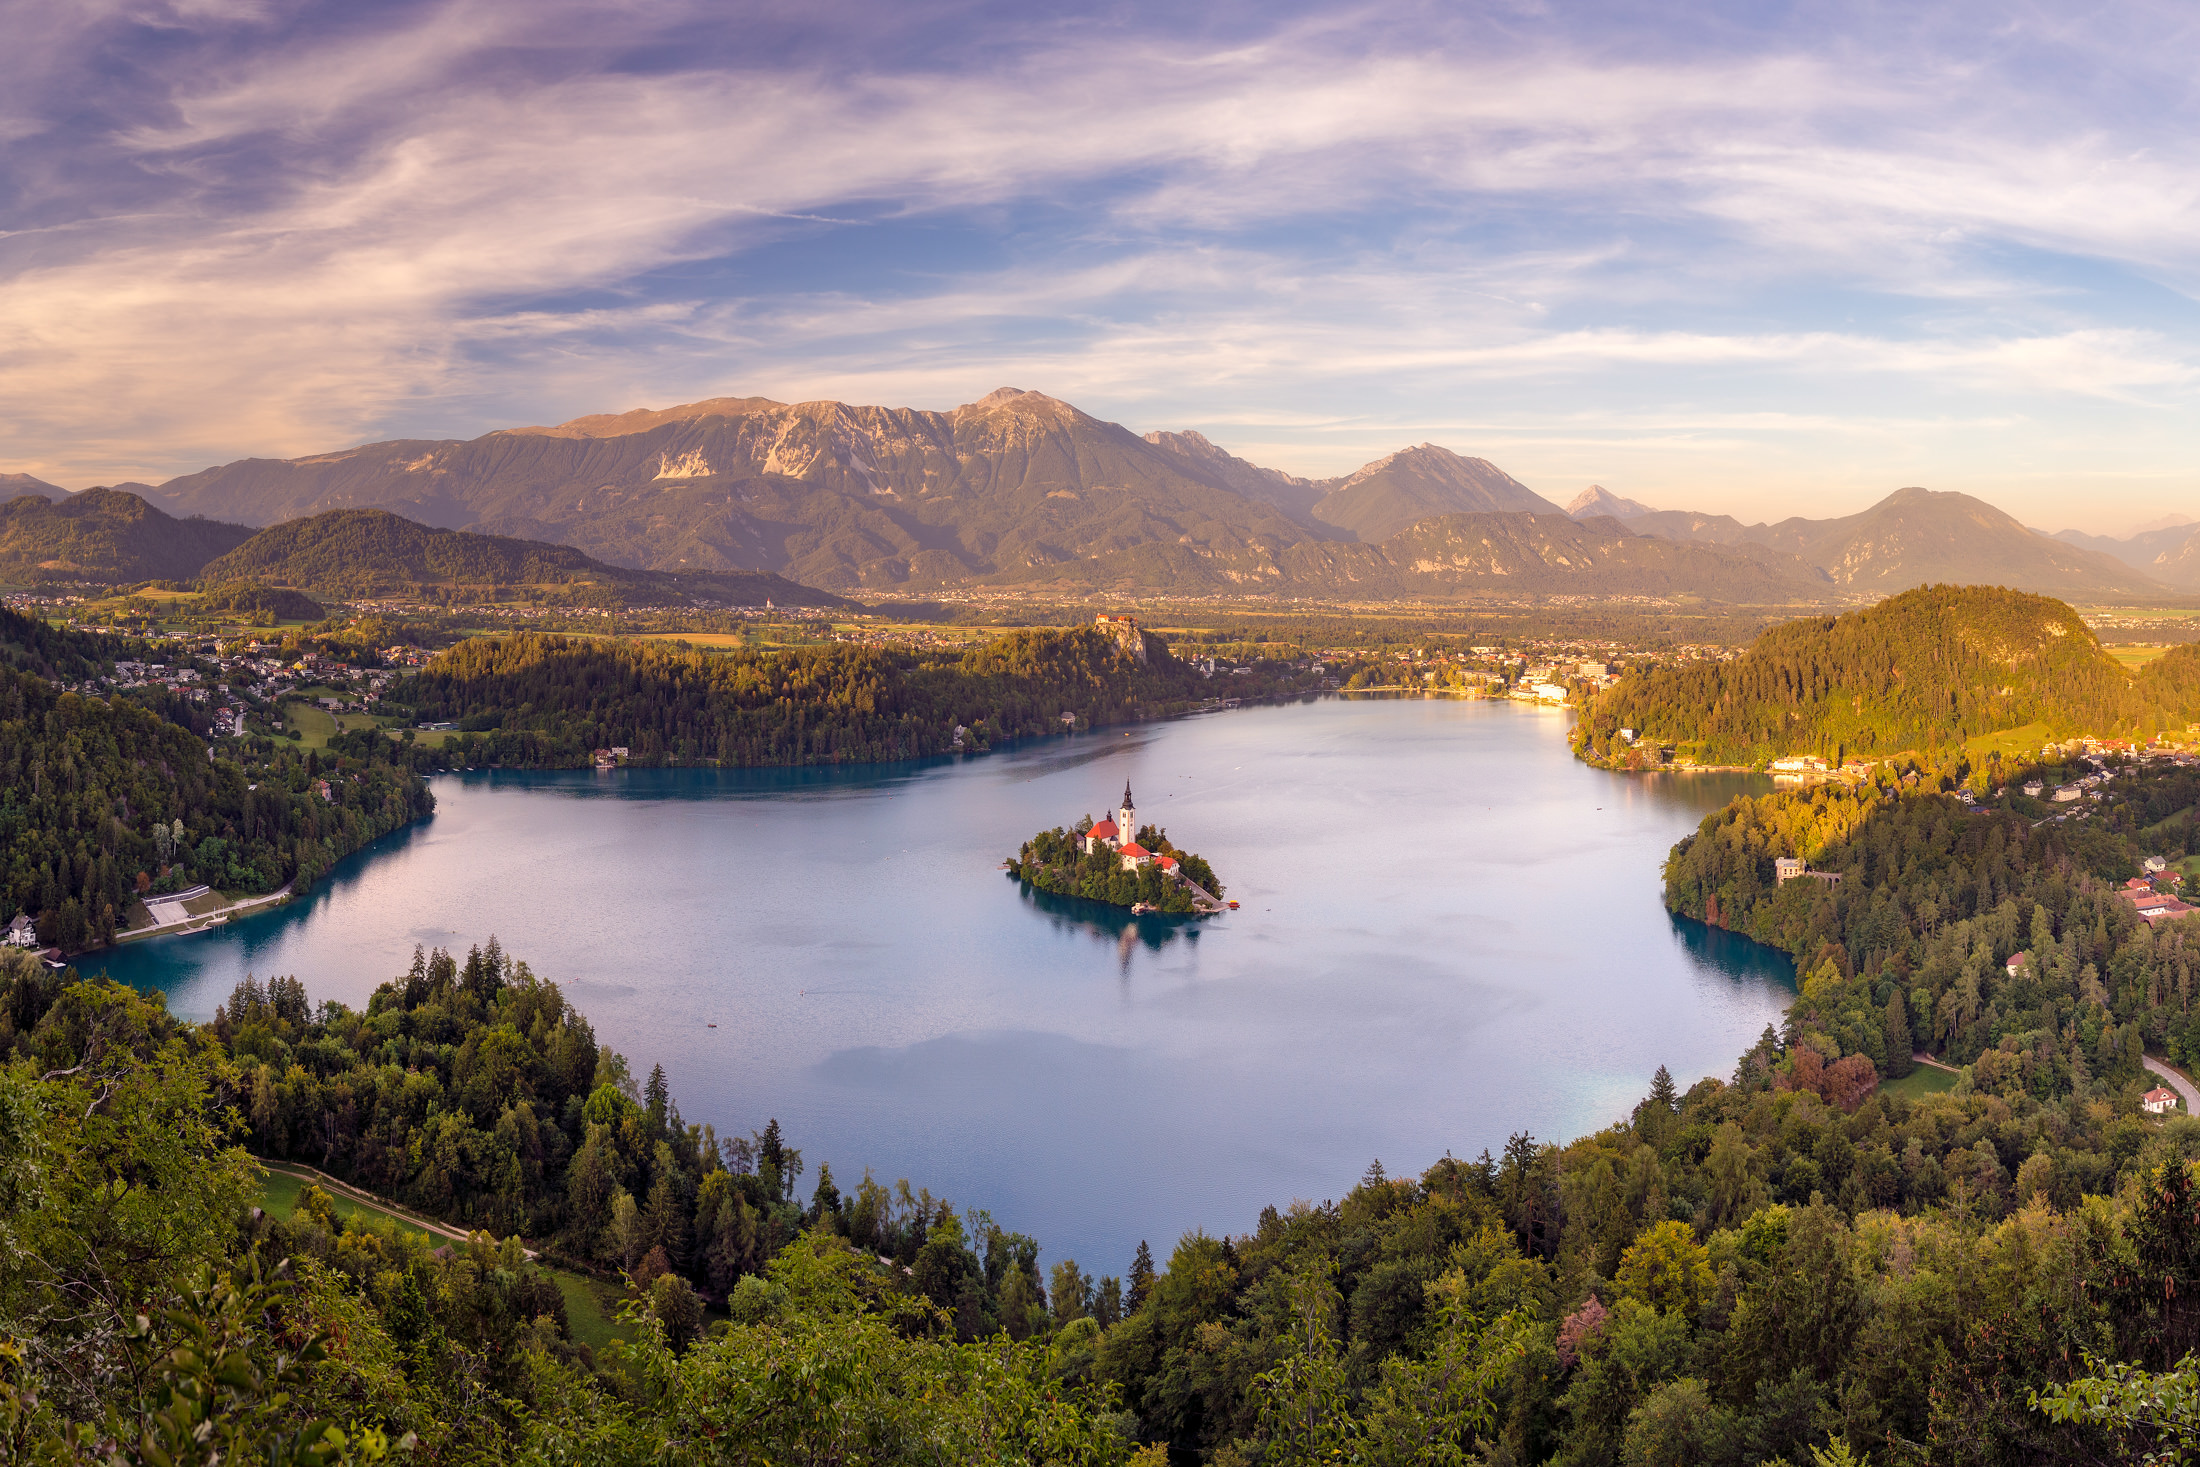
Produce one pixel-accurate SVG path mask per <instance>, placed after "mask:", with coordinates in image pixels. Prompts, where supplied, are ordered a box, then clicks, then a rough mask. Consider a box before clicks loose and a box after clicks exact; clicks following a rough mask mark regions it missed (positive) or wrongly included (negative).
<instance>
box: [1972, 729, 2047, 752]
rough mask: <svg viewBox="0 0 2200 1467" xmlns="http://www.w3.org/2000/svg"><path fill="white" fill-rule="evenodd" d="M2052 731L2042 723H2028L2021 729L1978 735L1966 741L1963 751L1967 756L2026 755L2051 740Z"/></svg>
mask: <svg viewBox="0 0 2200 1467" xmlns="http://www.w3.org/2000/svg"><path fill="white" fill-rule="evenodd" d="M2053 736H2054V735H2053V731H2052V730H2050V729H2049V728H2048V726H2047V725H2046V724H2044V723H2028V724H2026V725H2024V727H2022V728H2012V729H2005V730H2003V731H2002V732H2001V733H1990V734H1980V735H1979V736H1978V737H1977V738H1975V739H1966V740H1964V743H1963V751H1964V752H1965V753H1967V754H1982V755H1983V754H1996V753H1998V754H2026V753H2030V752H2032V751H2033V750H2035V749H2037V748H2039V746H2040V745H2042V744H2044V743H2046V742H2047V741H2048V740H2049V739H2050V738H2052V737H2053Z"/></svg>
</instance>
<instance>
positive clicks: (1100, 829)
mask: <svg viewBox="0 0 2200 1467" xmlns="http://www.w3.org/2000/svg"><path fill="white" fill-rule="evenodd" d="M1103 846H1105V847H1106V848H1107V849H1109V850H1111V851H1114V852H1115V853H1116V854H1117V855H1119V856H1121V857H1122V858H1123V869H1124V870H1125V871H1136V870H1138V869H1139V868H1140V867H1142V866H1146V865H1155V866H1159V867H1160V868H1161V869H1162V870H1163V871H1174V870H1176V857H1174V856H1157V855H1155V854H1154V853H1153V852H1152V851H1149V850H1147V849H1146V848H1145V847H1144V846H1142V845H1140V844H1139V843H1138V807H1137V806H1136V805H1134V804H1133V803H1131V784H1130V781H1129V780H1127V779H1126V780H1124V781H1123V803H1122V805H1121V806H1120V807H1118V808H1117V810H1116V812H1115V818H1114V819H1113V820H1103V821H1101V822H1100V823H1099V824H1097V825H1095V826H1093V828H1092V829H1090V830H1088V831H1086V832H1085V854H1086V855H1088V856H1089V855H1091V854H1092V853H1093V852H1095V851H1097V850H1099V849H1100V848H1101V847H1103Z"/></svg>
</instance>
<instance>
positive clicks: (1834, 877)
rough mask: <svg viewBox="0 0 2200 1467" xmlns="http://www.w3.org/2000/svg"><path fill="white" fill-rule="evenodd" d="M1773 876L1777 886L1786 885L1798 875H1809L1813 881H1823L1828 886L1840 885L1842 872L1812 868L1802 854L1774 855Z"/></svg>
mask: <svg viewBox="0 0 2200 1467" xmlns="http://www.w3.org/2000/svg"><path fill="white" fill-rule="evenodd" d="M1772 876H1773V885H1775V886H1786V885H1787V884H1788V883H1789V882H1791V881H1793V880H1794V879H1795V878H1796V877H1798V876H1807V877H1809V878H1810V879H1811V880H1812V881H1823V882H1824V883H1825V884H1826V885H1828V886H1834V885H1838V884H1839V882H1840V880H1841V873H1840V872H1838V871H1813V870H1811V869H1810V865H1809V863H1808V862H1806V861H1805V860H1804V859H1803V858H1802V857H1801V856H1775V857H1773V858H1772Z"/></svg>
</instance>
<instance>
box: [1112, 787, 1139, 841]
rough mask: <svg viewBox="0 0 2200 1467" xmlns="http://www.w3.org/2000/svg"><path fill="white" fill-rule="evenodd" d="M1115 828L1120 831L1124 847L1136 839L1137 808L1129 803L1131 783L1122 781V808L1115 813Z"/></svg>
mask: <svg viewBox="0 0 2200 1467" xmlns="http://www.w3.org/2000/svg"><path fill="white" fill-rule="evenodd" d="M1115 828H1116V829H1117V830H1119V831H1121V832H1122V833H1123V834H1122V840H1123V843H1124V844H1125V845H1129V844H1130V843H1131V842H1132V841H1134V840H1136V839H1138V807H1137V806H1136V805H1133V804H1132V803H1131V782H1130V781H1129V780H1127V779H1126V780H1124V781H1123V808H1122V809H1120V810H1118V811H1116V812H1115Z"/></svg>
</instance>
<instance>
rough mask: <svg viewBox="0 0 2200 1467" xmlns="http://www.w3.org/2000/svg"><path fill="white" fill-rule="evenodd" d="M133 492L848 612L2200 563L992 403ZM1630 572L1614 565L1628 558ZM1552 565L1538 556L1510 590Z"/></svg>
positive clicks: (2048, 580)
mask: <svg viewBox="0 0 2200 1467" xmlns="http://www.w3.org/2000/svg"><path fill="white" fill-rule="evenodd" d="M140 492H142V493H144V494H145V495H146V496H147V497H148V498H149V499H152V500H154V501H155V502H158V503H161V504H163V505H164V506H167V507H169V508H171V509H173V510H177V511H194V510H195V511H199V512H203V513H208V514H219V515H223V516H227V517H232V518H236V519H239V520H243V521H246V522H249V523H254V524H263V525H264V524H269V523H275V522H279V521H281V520H285V519H293V518H299V517H302V516H306V515H310V514H316V513H320V512H323V511H325V510H331V509H357V508H375V509H385V510H389V511H391V512H392V513H396V514H399V515H402V516H404V517H406V518H408V519H412V520H415V521H417V522H419V523H422V524H425V525H429V526H433V527H435V528H439V529H449V530H467V531H472V532H475V533H482V534H492V535H503V536H507V537H513V538H519V539H528V540H537V541H543V542H547V543H555V544H564V545H568V546H571V547H573V548H575V549H578V550H580V551H582V552H584V553H585V554H587V555H589V556H591V557H593V558H594V559H596V560H598V561H601V562H603V563H605V564H606V565H610V566H618V567H624V568H628V569H635V570H643V569H648V570H659V571H666V572H672V573H678V574H683V575H686V574H696V573H703V572H717V573H733V572H752V571H762V572H769V573H773V574H779V575H782V576H785V577H787V578H788V579H790V580H792V581H796V582H799V583H802V584H806V585H811V586H816V587H820V588H823V589H826V590H830V591H834V592H837V593H841V594H857V595H868V596H875V595H912V594H914V595H924V594H931V593H935V592H938V591H943V590H948V589H953V588H957V587H975V586H995V587H1002V588H1006V587H1011V586H1018V585H1041V584H1054V583H1084V584H1107V585H1110V586H1111V587H1115V588H1118V589H1126V590H1138V591H1141V592H1147V593H1155V594H1167V593H1171V592H1183V593H1189V592H1192V591H1195V590H1196V591H1199V592H1200V593H1202V594H1204V593H1208V592H1218V591H1219V592H1223V593H1229V592H1231V591H1233V590H1239V591H1248V592H1249V591H1254V590H1258V589H1260V588H1262V587H1265V586H1273V585H1277V584H1281V583H1282V582H1283V581H1285V580H1289V579H1293V578H1294V577H1293V576H1292V574H1291V570H1290V567H1291V566H1292V565H1307V566H1311V565H1315V564H1322V563H1328V564H1332V565H1334V566H1335V567H1336V568H1337V574H1338V575H1339V576H1340V577H1342V578H1343V579H1342V580H1341V581H1340V582H1339V590H1340V592H1341V591H1342V590H1343V589H1345V588H1347V587H1348V586H1349V585H1352V584H1361V583H1364V578H1365V577H1369V576H1372V577H1373V578H1374V579H1376V580H1379V581H1383V582H1385V583H1396V584H1405V582H1401V581H1400V579H1399V577H1400V575H1401V574H1402V573H1401V572H1399V570H1398V568H1397V565H1396V564H1395V563H1391V564H1389V565H1388V566H1387V568H1386V567H1385V565H1384V564H1382V563H1380V562H1383V561H1385V560H1386V558H1387V557H1374V558H1372V559H1371V558H1369V557H1365V556H1360V557H1354V556H1344V555H1339V554H1337V553H1334V552H1333V551H1320V552H1318V553H1317V552H1314V551H1311V550H1309V549H1308V547H1315V546H1330V547H1335V546H1343V545H1354V544H1357V545H1359V546H1361V547H1363V548H1373V547H1378V546H1381V545H1384V544H1385V543H1387V542H1388V541H1389V540H1390V539H1391V538H1392V537H1394V536H1396V535H1398V534H1400V533H1403V532H1405V531H1407V530H1409V529H1411V528H1412V527H1413V526H1415V525H1417V524H1421V523H1423V522H1426V521H1429V520H1433V519H1440V518H1443V517H1445V516H1449V515H1456V514H1518V513H1525V514H1530V515H1535V516H1555V517H1565V516H1567V515H1569V514H1571V515H1572V517H1573V518H1574V519H1575V520H1576V521H1577V522H1583V523H1586V522H1589V521H1591V520H1594V519H1597V518H1600V517H1602V516H1600V515H1598V514H1597V513H1596V511H1598V510H1600V509H1603V510H1610V511H1613V515H1612V517H1613V518H1614V519H1615V520H1616V522H1617V523H1619V524H1621V525H1624V526H1625V527H1626V528H1627V530H1628V531H1629V532H1631V533H1633V534H1636V535H1646V536H1649V537H1653V538H1657V539H1662V540H1666V541H1670V542H1674V543H1680V544H1693V545H1696V546H1699V547H1706V548H1712V549H1719V550H1724V551H1726V552H1728V557H1729V558H1727V559H1720V558H1717V557H1713V558H1710V559H1705V558H1702V557H1697V558H1695V559H1694V560H1693V561H1690V562H1688V563H1691V564H1694V565H1695V566H1696V567H1697V568H1698V570H1699V571H1701V572H1702V573H1703V574H1704V575H1705V576H1706V577H1707V581H1706V584H1707V585H1719V586H1728V585H1738V584H1743V583H1745V582H1747V581H1749V580H1751V579H1752V578H1753V577H1755V576H1757V575H1758V573H1755V572H1748V571H1745V570H1743V569H1741V567H1740V562H1742V561H1753V562H1756V563H1758V564H1759V565H1760V566H1762V567H1771V576H1772V579H1773V580H1774V581H1778V582H1780V583H1782V585H1783V586H1792V585H1794V584H1798V582H1797V579H1796V571H1795V568H1794V567H1793V566H1790V565H1788V564H1786V562H1787V561H1788V560H1797V559H1799V560H1801V561H1803V562H1805V563H1807V565H1809V566H1813V567H1817V568H1819V569H1821V570H1823V571H1824V572H1825V576H1824V584H1823V586H1822V587H1821V593H1822V594H1827V595H1830V596H1832V597H1834V598H1837V599H1838V598H1841V597H1853V596H1861V595H1868V594H1885V593H1888V592H1894V591H1899V590H1902V589H1905V588H1907V587H1909V586H1914V585H1920V584H1926V583H1931V582H1936V581H1964V582H1972V583H1992V584H2007V585H2011V586H2014V587H2018V588H2021V589H2026V590H2032V591H2039V592H2043V593H2048V594H2055V595H2068V596H2079V597H2101V596H2116V597H2132V598H2158V597H2163V596H2172V597H2174V596H2175V595H2176V594H2177V593H2176V590H2175V588H2174V587H2173V586H2172V585H2168V584H2163V582H2165V581H2168V580H2170V579H2171V578H2172V577H2176V576H2182V575H2189V576H2190V577H2191V578H2192V581H2193V584H2194V585H2195V586H2200V546H2196V548H2195V551H2194V556H2193V563H2192V565H2191V567H2190V568H2189V570H2187V569H2186V568H2185V567H2183V566H2181V565H2180V566H2169V565H2167V564H2164V565H2162V566H2159V567H2154V566H2150V567H2149V568H2148V569H2146V570H2140V569H2136V568H2134V567H2133V566H2131V565H2129V564H2127V563H2126V562H2125V561H2123V560H2119V559H2117V558H2115V557H2114V556H2111V555H2106V554H2103V553H2101V552H2100V551H2098V550H2096V549H2094V548H2092V547H2090V546H2086V545H2078V544H2072V543H2070V542H2069V540H2068V538H2067V537H2065V538H2063V539H2056V538H2053V537H2048V536H2044V535H2040V534H2038V533H2036V532H2034V531H2031V530H2028V529H2025V528H2024V527H2023V526H2021V525H2019V524H2018V523H2017V522H2016V521H2014V520H2013V519H2010V518H2009V517H2008V516H2007V515H2005V514H2003V513H2002V512H2001V511H2000V510H1998V509H1995V508H1994V507H1993V506H1992V505H1989V504H1987V503H1985V502H1984V501H1981V500H1977V499H1972V498H1970V497H1969V496H1964V495H1951V494H1936V493H1933V492H1931V491H1927V490H1924V489H1905V490H1898V491H1896V493H1895V494H1893V495H1890V496H1888V497H1887V498H1886V499H1883V500H1881V501H1880V502H1879V503H1877V504H1875V505H1872V506H1869V507H1867V508H1866V509H1864V510H1862V511H1859V512H1858V513H1856V514H1853V515H1847V516H1841V517H1838V518H1833V519H1826V520H1810V519H1805V518H1802V517H1800V516H1797V517H1791V518H1789V519H1786V520H1782V521H1780V522H1778V523H1776V524H1758V525H1744V524H1742V523H1741V522H1740V521H1738V520H1736V519H1734V518H1733V517H1732V516H1727V515H1707V514H1698V513H1694V512H1691V511H1686V510H1652V509H1649V508H1648V507H1647V506H1644V505H1642V504H1641V503H1640V502H1639V501H1636V500H1631V499H1625V498H1623V497H1621V496H1619V495H1616V494H1612V493H1611V491H1609V490H1606V489H1603V488H1602V487H1601V486H1591V488H1590V489H1589V490H1585V491H1584V492H1583V494H1582V495H1579V496H1576V498H1575V500H1574V503H1573V506H1572V507H1571V509H1570V510H1569V509H1561V508H1560V507H1559V506H1558V505H1557V504H1555V503H1553V502H1552V501H1551V500H1549V499H1546V498H1544V497H1543V496H1542V495H1540V494H1538V493H1536V492H1535V491H1534V490H1533V489H1531V488H1529V487H1528V486H1527V485H1525V484H1523V483H1522V482H1521V481H1519V480H1518V479H1515V478H1513V477H1512V476H1511V475H1510V474H1508V473H1506V472H1505V471H1504V470H1503V469H1501V468H1499V467H1498V466H1497V465H1495V464H1493V463H1491V462H1489V461H1488V460H1486V459H1480V458H1473V457H1469V456H1465V455H1462V454H1459V453H1456V452H1454V451H1452V450H1450V449H1447V448H1443V447H1440V446H1438V445H1435V444H1432V443H1421V444H1416V445H1413V446H1411V447H1408V448H1402V449H1399V450H1396V451H1395V452H1392V453H1389V454H1385V455H1383V456H1381V457H1379V458H1377V459H1374V460H1372V461H1370V462H1369V463H1367V464H1365V465H1363V466H1362V467H1361V468H1359V469H1357V470H1355V471H1353V472H1352V473H1350V474H1345V475H1341V476H1338V477H1336V478H1331V479H1309V478H1305V477H1302V476H1299V475H1294V474H1289V473H1285V472H1283V471H1282V470H1278V469H1271V468H1265V467H1263V466H1261V465H1258V464H1255V463H1252V462H1251V461H1249V460H1247V459H1244V458H1241V457H1239V456H1237V455H1235V454H1232V453H1231V452H1229V451H1228V450H1227V449H1225V448H1223V447H1221V446H1220V445H1217V444H1215V443H1213V442H1212V441H1211V440H1209V439H1207V438H1206V437H1205V436H1204V435H1203V434H1200V433H1198V432H1194V431H1191V430H1181V431H1160V430H1157V431H1154V432H1149V433H1146V434H1144V435H1139V434H1134V433H1132V432H1131V430H1129V429H1128V428H1125V427H1123V426H1122V425H1120V424H1117V423H1110V422H1105V421H1103V420H1101V419H1098V418H1095V417H1092V416H1091V415H1089V414H1087V413H1085V412H1083V411H1082V410H1081V409H1079V408H1077V407H1076V406H1074V405H1073V404H1070V403H1067V402H1064V401H1062V400H1060V399H1058V398H1054V397H1050V396H1048V395H1047V394H1045V393H1043V392H1036V391H1029V390H1026V389H1022V388H1014V387H1003V388H999V389H996V390H995V391H992V392H989V393H987V394H986V395H985V396H983V397H981V398H979V399H977V400H976V401H974V402H969V403H964V404H962V405H960V406H958V407H955V408H952V409H950V410H947V411H944V412H938V411H931V410H920V409H914V408H884V407H867V406H858V405H853V404H849V403H844V402H838V401H833V400H818V401H812V402H803V403H792V404H790V403H783V402H779V401H777V400H776V399H772V398H765V397H716V398H705V399H701V400H698V401H696V402H691V403H685V404H680V405H676V406H673V407H666V408H634V409H629V410H626V411H623V412H618V413H599V414H590V415H584V416H582V417H577V418H572V419H568V420H567V421H566V422H564V423H560V424H557V425H554V426H549V427H522V428H507V429H499V430H497V431H495V432H492V433H487V434H484V435H482V436H480V437H478V438H473V439H466V440H459V439H437V440H425V439H417V440H416V439H403V440H391V441H387V442H381V443H373V444H364V445H360V446H358V447H356V448H350V449H344V450H339V451H336V452H331V453H324V454H316V455H310V456H307V457H303V458H297V459H241V460H238V461H236V462H234V463H230V464H223V465H217V466H215V467H213V468H209V469H205V470H202V471H200V472H198V473H195V474H189V475H182V476H179V477H178V478H176V479H172V480H170V481H168V482H167V483H165V484H163V485H160V486H158V487H157V488H151V487H145V488H141V491H140ZM1637 511H1639V513H1638V512H1637ZM1507 533H1510V532H1507ZM1294 551H1295V552H1297V556H1296V560H1292V559H1291V557H1290V553H1291V552H1294ZM1539 553H1540V552H1539ZM1652 554H1653V553H1652V552H1649V551H1646V550H1641V549H1631V550H1629V551H1628V552H1627V555H1628V556H1629V557H1632V558H1633V559H1634V560H1635V561H1637V562H1640V563H1642V564H1643V565H1644V566H1646V567H1647V565H1648V564H1649V560H1648V557H1651V556H1652ZM1561 555H1562V556H1563V552H1561ZM1768 555H1769V556H1772V557H1775V559H1774V560H1771V561H1768V560H1766V557H1767V556H1768ZM1421 558H1423V559H1426V558H1427V557H1421ZM1469 558H1470V559H1471V558H1472V557H1469ZM1409 559H1411V557H1409ZM1437 559H1438V560H1442V559H1444V557H1442V556H1438V557H1437ZM1684 559H1685V558H1675V557H1668V560H1669V561H1671V563H1672V564H1674V565H1680V564H1682V563H1683V561H1684ZM1598 564H1599V565H1600V566H1601V565H1602V564H1603V562H1601V561H1600V562H1598ZM1521 565H1522V566H1524V565H1525V562H1522V563H1521ZM1564 569H1565V567H1564V566H1562V565H1556V564H1553V563H1548V562H1546V563H1544V569H1543V570H1542V571H1538V572H1534V573H1532V574H1531V576H1530V579H1536V580H1540V579H1542V578H1543V577H1544V576H1545V575H1546V573H1549V574H1557V573H1558V572H1560V571H1563V570H1564ZM1646 573H1647V572H1646ZM1426 574H1429V575H1434V576H1436V577H1437V579H1439V580H1451V579H1456V578H1457V576H1458V575H1460V574H1463V572H1458V571H1457V570H1456V569H1447V570H1444V571H1442V572H1440V573H1438V572H1428V573H1426ZM1491 574H1494V572H1491ZM1356 578H1360V579H1356ZM1601 578H1602V572H1601V570H1600V571H1599V572H1598V574H1597V575H1594V576H1591V577H1590V578H1589V579H1591V580H1600V579H1601ZM1653 579H1655V577H1653ZM1516 584H1518V583H1516ZM1424 590H1425V587H1422V586H1419V585H1418V584H1416V589H1415V590H1413V591H1411V592H1407V591H1401V592H1399V593H1398V594H1421V593H1422V592H1423V591H1424ZM1554 594H1557V593H1554ZM1585 594H1586V593H1585ZM1713 594H1715V593H1713ZM1782 594H1783V597H1784V594H1785V593H1784V592H1783V593H1782Z"/></svg>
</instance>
